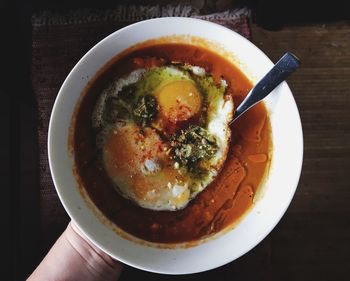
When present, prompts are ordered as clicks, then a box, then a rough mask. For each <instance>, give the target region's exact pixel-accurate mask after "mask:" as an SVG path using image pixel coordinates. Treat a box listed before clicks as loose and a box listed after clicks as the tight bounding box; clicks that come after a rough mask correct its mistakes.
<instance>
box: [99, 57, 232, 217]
mask: <svg viewBox="0 0 350 281" xmlns="http://www.w3.org/2000/svg"><path fill="white" fill-rule="evenodd" d="M226 88H227V83H226V81H225V80H223V79H222V80H221V82H219V83H217V82H216V81H214V79H213V77H212V76H211V75H210V74H209V73H207V72H206V71H205V70H204V69H203V68H201V67H199V66H192V65H188V64H179V63H176V64H175V63H174V64H169V65H166V66H157V67H151V68H147V69H137V70H134V71H133V72H131V73H129V74H128V75H125V76H123V77H119V78H116V79H115V80H114V81H112V83H110V84H109V85H108V86H107V87H106V88H105V89H104V90H103V91H102V93H101V95H100V97H99V98H98V100H97V102H96V105H95V108H94V111H93V116H92V126H93V128H94V130H95V131H96V145H97V147H98V149H99V151H100V156H101V162H102V165H103V167H104V169H105V171H106V173H107V175H108V176H109V178H110V179H111V181H112V182H113V184H114V186H115V188H116V190H117V192H119V193H120V194H121V195H122V196H124V197H125V198H127V199H130V200H132V201H133V202H134V203H136V204H137V205H139V206H141V207H143V208H147V209H152V210H157V211H159V210H168V211H174V210H178V209H182V208H184V207H186V205H187V204H188V203H189V202H190V200H192V199H193V198H195V197H196V195H197V194H198V193H199V192H201V191H202V190H204V189H205V188H206V187H207V186H208V185H209V184H210V183H211V182H212V181H213V180H214V179H215V177H216V176H217V174H218V173H219V172H220V169H221V168H222V166H223V164H224V161H225V159H226V156H227V153H228V148H229V141H230V128H229V122H230V121H231V120H232V116H233V109H234V108H233V101H232V98H231V96H230V95H228V94H226Z"/></svg>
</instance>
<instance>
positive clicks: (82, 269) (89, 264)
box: [27, 222, 123, 281]
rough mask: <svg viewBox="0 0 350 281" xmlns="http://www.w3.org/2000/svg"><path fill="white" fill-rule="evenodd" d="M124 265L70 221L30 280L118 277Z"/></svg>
mask: <svg viewBox="0 0 350 281" xmlns="http://www.w3.org/2000/svg"><path fill="white" fill-rule="evenodd" d="M122 267H123V265H122V263H120V262H119V261H116V260H114V259H112V258H111V257H110V256H109V255H107V254H106V253H104V252H103V251H101V250H100V249H98V248H97V247H96V246H95V245H93V244H92V243H91V242H90V241H89V240H88V239H87V238H86V237H85V236H84V234H83V233H81V231H80V230H79V229H78V228H77V227H76V226H75V225H74V223H73V222H70V223H69V224H68V226H67V228H66V230H65V231H64V232H63V233H62V235H61V236H60V237H59V238H58V240H57V241H56V243H55V244H54V245H53V247H52V248H51V250H50V251H49V253H48V254H47V255H46V257H45V258H44V259H43V261H42V262H41V263H40V264H39V266H38V267H37V268H36V270H35V271H34V272H33V273H32V275H31V276H30V277H29V278H28V279H27V281H41V280H45V281H50V280H55V281H58V280H59V281H70V280H72V281H78V280H84V281H97V280H104V281H109V280H111V281H112V280H113V281H116V280H118V278H119V276H120V273H121V271H122Z"/></svg>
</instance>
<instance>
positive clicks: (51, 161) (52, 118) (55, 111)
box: [48, 17, 304, 274]
mask: <svg viewBox="0 0 350 281" xmlns="http://www.w3.org/2000/svg"><path fill="white" fill-rule="evenodd" d="M163 21H174V22H176V21H183V22H187V23H188V24H191V23H194V22H195V23H198V22H202V23H203V24H207V25H211V26H214V27H215V28H216V29H223V30H225V31H226V32H227V31H229V32H230V33H231V34H232V36H236V37H237V38H239V40H243V41H245V42H246V43H248V44H249V45H250V46H251V47H253V48H254V49H255V50H256V51H257V52H259V55H260V56H264V57H265V59H266V60H267V61H269V62H270V64H271V66H272V65H273V63H272V62H271V60H270V59H269V58H268V57H267V56H266V55H265V54H264V53H263V52H262V51H261V50H260V49H259V48H258V47H257V46H255V45H254V44H253V43H251V42H250V41H249V40H248V39H246V38H245V37H243V36H241V35H240V34H238V33H236V32H235V31H233V30H231V29H228V28H226V27H224V26H222V25H219V24H216V23H213V22H209V21H206V20H201V19H198V18H187V17H163V18H153V19H148V20H143V21H140V22H136V23H134V24H131V25H128V26H126V27H124V28H121V29H119V30H117V31H115V32H113V33H111V34H110V35H108V36H107V37H105V38H104V39H102V40H101V41H99V42H98V43H97V44H95V45H94V46H93V47H92V48H91V49H90V50H89V51H88V52H87V53H86V54H85V55H84V56H83V57H82V58H81V59H80V60H79V61H78V62H77V63H76V64H75V66H74V67H73V68H72V70H71V71H70V73H69V74H68V75H67V77H66V79H65V80H64V82H63V84H62V86H61V88H60V90H59V92H58V95H57V97H56V100H55V103H54V105H53V108H52V113H51V116H50V122H49V130H48V158H49V166H50V172H51V176H52V179H53V182H54V185H55V189H56V191H57V194H58V196H59V199H60V201H61V203H62V205H63V206H64V208H65V210H66V212H67V213H68V215H69V216H70V218H71V219H72V220H73V221H74V222H75V223H76V225H77V227H78V228H79V229H80V230H81V231H82V232H83V233H84V235H85V236H86V237H87V238H88V239H89V240H90V241H91V242H92V243H93V244H95V245H96V246H97V247H98V248H100V249H102V250H103V251H104V252H106V253H107V254H109V255H111V256H112V257H114V258H117V259H118V260H120V261H121V262H123V263H125V264H127V265H130V266H133V267H135V268H138V269H142V270H146V271H150V272H155V273H164V274H190V273H197V272H203V271H207V270H210V269H213V268H217V267H219V266H222V265H225V264H227V263H229V262H231V261H233V260H235V259H237V258H238V257H240V256H242V255H244V254H246V253H247V252H249V251H250V250H251V249H253V248H254V247H256V246H257V245H258V244H259V243H260V242H261V241H262V240H263V239H264V238H265V237H266V236H267V235H268V234H269V233H270V232H271V231H272V230H273V229H274V228H275V226H276V225H277V224H278V222H279V221H280V220H281V218H282V216H283V215H284V214H285V212H286V210H287V209H288V207H289V205H290V203H291V201H292V199H293V197H294V194H295V192H296V189H297V186H298V182H299V180H300V175H301V170H302V162H303V147H304V144H303V131H302V125H301V120H300V114H299V111H298V107H297V105H296V102H295V99H294V97H293V94H292V92H291V91H290V89H289V87H288V85H287V83H286V82H283V83H282V85H280V87H284V91H287V92H289V94H290V96H291V102H292V105H291V106H295V109H296V112H297V117H298V120H295V122H296V123H297V124H296V126H297V127H298V131H299V136H300V139H299V144H300V147H299V148H300V155H299V163H297V164H296V166H298V169H297V170H296V171H295V172H296V177H295V182H294V183H293V184H290V186H291V187H292V191H291V192H290V194H289V196H290V198H289V202H288V204H286V205H285V206H284V208H283V210H282V209H281V212H280V215H279V216H278V217H276V219H275V220H274V223H272V224H270V227H269V228H266V231H265V232H264V234H261V235H260V238H259V239H257V240H255V241H254V243H252V244H251V245H249V246H248V247H246V248H245V250H244V251H242V253H240V254H239V255H238V256H236V257H233V258H232V259H227V258H226V259H223V260H221V262H217V263H213V264H211V265H209V266H206V267H205V268H200V269H194V270H186V271H181V270H179V271H173V272H171V271H168V270H161V269H156V268H150V267H147V266H143V265H142V264H137V263H134V262H132V261H130V260H128V259H125V258H123V256H122V255H116V253H112V252H111V251H110V249H108V247H106V246H105V245H104V244H103V243H102V242H101V241H98V240H97V239H96V238H95V237H96V235H91V233H89V231H87V230H86V227H85V226H83V225H82V224H81V221H77V220H76V213H75V212H74V211H73V210H72V208H71V206H69V204H68V203H67V202H66V199H65V197H64V195H63V194H62V191H61V187H60V186H59V184H58V182H57V178H56V177H57V175H56V170H55V163H54V162H55V161H56V160H55V159H54V158H53V154H54V153H53V149H54V147H53V129H54V128H55V125H56V126H57V124H54V122H55V119H57V117H56V116H57V114H59V101H60V99H61V97H62V96H63V95H64V92H65V87H66V85H67V83H68V81H69V80H70V79H72V76H73V74H74V73H75V72H76V70H77V68H78V67H80V66H81V65H83V64H84V63H85V60H86V59H87V58H88V57H89V56H90V55H91V53H92V52H94V51H95V50H96V49H98V48H100V46H101V45H103V44H104V43H105V42H106V41H109V40H110V39H111V38H112V37H113V36H117V34H119V33H122V32H129V30H132V29H134V28H135V27H138V26H142V25H144V24H145V23H147V22H158V23H161V22H163ZM56 122H57V121H56ZM272 161H273V160H272Z"/></svg>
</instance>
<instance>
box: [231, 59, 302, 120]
mask: <svg viewBox="0 0 350 281" xmlns="http://www.w3.org/2000/svg"><path fill="white" fill-rule="evenodd" d="M299 65H300V61H299V59H298V58H297V57H296V56H295V55H293V54H292V53H289V52H288V53H285V54H284V55H283V57H282V58H280V60H279V61H278V62H277V63H276V64H275V65H274V66H273V67H272V69H271V70H270V71H269V72H268V73H267V74H266V75H265V76H264V77H263V78H262V79H261V80H260V81H259V82H258V83H257V84H256V85H255V87H254V88H253V89H251V91H250V92H249V93H248V95H247V96H246V98H245V99H244V100H243V101H242V103H241V104H240V105H239V106H238V107H237V109H236V111H235V114H234V116H233V120H232V122H234V121H235V120H236V119H237V118H238V117H239V116H241V115H242V114H243V113H244V112H246V111H247V110H248V109H249V108H251V107H252V106H253V105H255V104H256V103H258V102H260V101H261V100H262V99H263V98H265V97H266V96H267V95H268V94H269V93H271V92H272V90H273V89H275V88H276V87H277V86H278V85H279V84H280V83H281V82H283V81H284V80H286V79H287V77H288V76H289V75H290V74H291V73H293V72H294V70H296V69H297V68H298V67H299ZM232 122H231V123H232Z"/></svg>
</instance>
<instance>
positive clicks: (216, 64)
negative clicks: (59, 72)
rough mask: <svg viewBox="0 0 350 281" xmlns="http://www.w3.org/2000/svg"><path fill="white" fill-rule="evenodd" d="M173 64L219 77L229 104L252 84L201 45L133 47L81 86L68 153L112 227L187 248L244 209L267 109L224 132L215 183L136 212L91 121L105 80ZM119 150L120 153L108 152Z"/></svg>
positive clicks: (257, 175)
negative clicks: (225, 148) (104, 159)
mask: <svg viewBox="0 0 350 281" xmlns="http://www.w3.org/2000/svg"><path fill="white" fill-rule="evenodd" d="M168 61H177V62H183V63H188V64H191V65H195V66H200V67H203V68H204V69H205V70H206V71H208V72H210V73H211V74H212V75H213V77H214V79H215V80H216V81H219V80H220V78H224V79H225V80H226V81H227V82H228V88H227V91H228V93H229V94H230V95H232V97H233V100H234V106H235V107H237V105H238V104H239V103H240V102H241V101H242V100H243V98H244V96H245V95H246V94H247V93H248V91H249V90H250V89H251V88H252V84H251V83H250V82H249V80H248V79H247V78H246V77H245V76H244V75H243V74H242V72H241V71H240V70H239V69H238V68H237V67H236V66H234V65H233V64H232V63H230V62H229V61H228V60H226V59H224V58H223V57H221V56H219V55H217V54H215V53H214V52H212V51H209V50H207V49H205V48H203V47H196V46H193V45H187V44H178V43H168V44H159V45H153V46H145V47H142V46H140V47H139V48H137V49H136V50H133V51H131V52H129V53H126V54H124V55H123V56H122V57H117V58H116V59H114V60H112V61H111V62H110V63H108V64H107V65H106V66H105V67H104V68H103V69H102V70H101V71H100V72H99V74H98V75H97V76H96V77H95V78H94V79H93V80H92V82H90V83H89V85H88V86H87V88H86V90H85V92H84V93H83V98H82V100H81V102H80V104H79V105H78V107H77V109H76V115H75V118H74V120H73V122H74V124H73V137H72V143H71V145H72V148H73V153H74V157H75V165H76V171H75V172H76V176H77V178H78V182H79V183H80V188H81V189H85V191H86V192H87V194H88V195H89V197H90V199H91V200H92V202H93V203H94V204H95V205H96V207H97V208H98V209H99V210H100V211H101V212H102V213H103V214H104V215H105V216H106V217H107V218H108V219H109V220H110V221H111V222H113V223H114V224H116V225H117V226H118V227H119V228H121V229H123V230H124V231H126V232H127V233H130V234H132V235H134V236H136V237H138V238H142V239H144V240H147V241H152V242H161V243H175V242H190V241H196V240H198V239H200V238H202V237H205V236H208V235H211V234H214V233H217V232H219V231H220V230H223V229H224V228H226V227H228V226H230V225H233V224H234V223H235V222H237V220H238V219H239V218H240V217H241V216H242V215H243V214H244V213H245V212H246V211H247V210H248V209H249V208H250V207H251V205H252V204H253V197H254V195H255V194H256V191H257V189H258V188H259V186H260V185H261V183H262V181H263V178H264V175H265V174H266V172H267V170H268V167H269V162H270V158H271V155H270V150H271V135H270V123H269V119H268V117H267V110H266V108H265V106H264V104H263V103H260V104H258V105H256V106H255V107H254V108H252V109H251V110H250V111H248V112H247V113H246V114H244V115H243V116H242V117H241V118H240V119H238V120H237V121H236V122H235V123H234V125H233V126H232V127H231V130H232V137H231V143H230V149H229V152H228V156H227V159H226V162H225V164H224V167H223V168H222V170H221V172H220V173H219V175H218V176H217V177H216V179H215V180H214V181H213V182H212V183H211V184H210V185H209V186H208V187H206V189H205V190H204V191H202V192H201V193H200V194H199V195H198V196H197V197H196V198H195V199H193V200H192V201H191V202H190V203H189V204H188V205H187V207H185V208H184V209H182V210H178V211H153V210H149V209H144V208H141V207H139V206H137V205H135V204H134V203H132V202H131V201H130V200H127V199H125V198H124V197H122V196H121V195H119V194H118V193H117V192H116V191H115V189H114V187H113V183H112V182H111V180H110V178H109V177H108V175H107V173H106V171H105V170H104V168H103V166H102V165H101V164H100V161H99V156H98V150H97V148H96V142H95V131H94V130H93V128H92V125H91V115H92V111H93V108H94V105H95V103H96V100H97V98H98V96H99V94H100V93H101V91H102V90H103V89H104V88H105V87H106V84H107V83H108V81H110V80H111V79H113V78H114V77H116V76H121V75H123V74H126V73H130V72H131V71H133V70H135V69H138V68H140V67H145V66H146V67H148V66H150V65H159V64H166V63H167V62H168ZM115 149H123V147H120V148H115Z"/></svg>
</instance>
